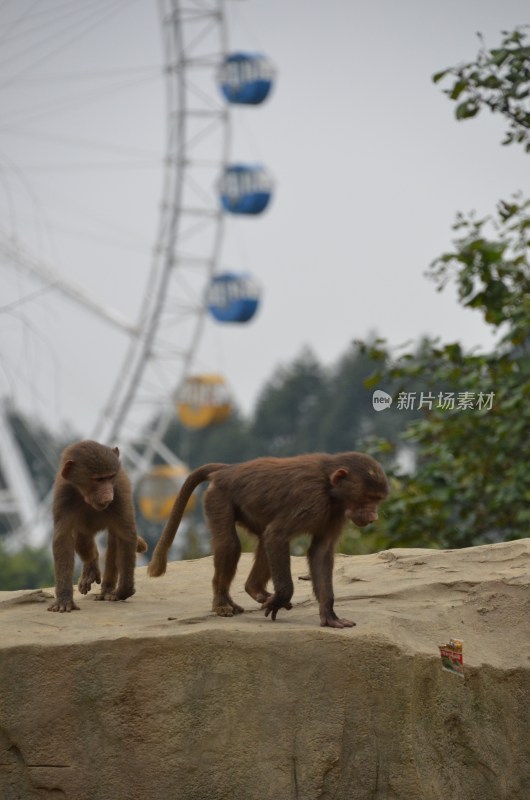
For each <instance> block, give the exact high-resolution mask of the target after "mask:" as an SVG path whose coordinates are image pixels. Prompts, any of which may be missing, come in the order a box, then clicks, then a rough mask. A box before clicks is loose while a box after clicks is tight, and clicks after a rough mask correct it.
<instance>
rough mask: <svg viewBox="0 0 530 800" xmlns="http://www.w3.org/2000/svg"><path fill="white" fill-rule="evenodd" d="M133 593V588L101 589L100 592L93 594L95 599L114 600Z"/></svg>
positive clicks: (124, 598) (122, 598)
mask: <svg viewBox="0 0 530 800" xmlns="http://www.w3.org/2000/svg"><path fill="white" fill-rule="evenodd" d="M134 593H135V589H134V588H132V589H120V588H118V589H104V588H102V589H101V592H100V594H97V595H96V596H95V598H94V599H95V600H110V601H111V602H114V601H116V600H127V598H128V597H132V596H133V594H134Z"/></svg>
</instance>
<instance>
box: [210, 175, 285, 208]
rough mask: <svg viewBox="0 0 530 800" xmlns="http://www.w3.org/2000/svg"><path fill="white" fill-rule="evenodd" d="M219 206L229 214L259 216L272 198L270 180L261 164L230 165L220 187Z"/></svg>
mask: <svg viewBox="0 0 530 800" xmlns="http://www.w3.org/2000/svg"><path fill="white" fill-rule="evenodd" d="M219 191H220V197H221V204H222V206H223V208H224V210H225V211H229V212H230V213H231V214H261V212H262V211H265V209H266V208H267V206H268V205H269V201H270V199H271V196H272V179H271V177H270V175H269V174H268V172H267V170H266V169H265V167H263V166H261V164H230V165H229V166H227V167H225V169H224V172H223V175H222V177H221V181H220V186H219Z"/></svg>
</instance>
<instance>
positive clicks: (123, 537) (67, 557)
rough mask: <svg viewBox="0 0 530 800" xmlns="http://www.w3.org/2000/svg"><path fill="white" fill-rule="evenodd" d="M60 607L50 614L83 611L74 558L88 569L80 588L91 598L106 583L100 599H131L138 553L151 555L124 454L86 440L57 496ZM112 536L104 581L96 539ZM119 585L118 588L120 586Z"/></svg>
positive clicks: (63, 471) (60, 475)
mask: <svg viewBox="0 0 530 800" xmlns="http://www.w3.org/2000/svg"><path fill="white" fill-rule="evenodd" d="M53 520H54V533H53V545H52V547H53V558H54V566H55V598H56V599H55V602H54V603H52V604H51V605H50V606H49V608H48V611H60V612H65V611H66V612H69V611H79V606H78V605H77V604H76V603H75V602H74V596H73V586H72V582H73V572H74V555H75V553H77V554H78V555H79V556H80V558H81V560H82V562H83V569H82V572H81V576H80V578H79V583H78V589H79V591H80V592H81V594H88V592H89V591H90V589H91V588H92V584H93V583H97V584H101V592H100V594H99V595H96V600H126V599H127V597H131V596H132V595H133V594H134V592H135V589H134V565H135V559H136V553H137V552H138V553H143V552H145V551H146V550H147V543H146V542H145V541H144V540H143V539H142V538H141V537H140V536H138V534H137V531H136V519H135V512H134V505H133V501H132V492H131V484H130V481H129V478H128V476H127V473H126V472H125V470H124V469H123V467H122V466H121V462H120V451H119V449H118V448H117V447H114V448H113V449H111V448H110V447H106V446H105V445H102V444H99V443H98V442H94V441H90V440H85V441H82V442H77V443H76V444H72V445H69V446H68V447H67V448H66V449H65V450H64V451H63V453H62V455H61V460H60V466H59V470H58V472H57V476H56V479H55V485H54V494H53ZM102 530H107V531H108V540H107V553H106V559H105V570H104V573H103V580H102V579H101V572H100V570H99V553H98V549H97V547H96V542H95V536H96V534H97V533H98V532H99V531H102ZM116 583H117V586H116Z"/></svg>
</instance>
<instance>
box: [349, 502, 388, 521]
mask: <svg viewBox="0 0 530 800" xmlns="http://www.w3.org/2000/svg"><path fill="white" fill-rule="evenodd" d="M381 500H384V497H377V498H371V497H364V498H363V501H362V505H358V506H354V507H353V508H348V509H347V510H346V516H347V517H348V519H351V521H352V522H353V523H354V524H355V525H358V526H359V528H364V527H365V525H369V524H370V523H371V522H376V521H377V520H378V519H379V515H378V513H377V506H378V505H379V503H380V502H381Z"/></svg>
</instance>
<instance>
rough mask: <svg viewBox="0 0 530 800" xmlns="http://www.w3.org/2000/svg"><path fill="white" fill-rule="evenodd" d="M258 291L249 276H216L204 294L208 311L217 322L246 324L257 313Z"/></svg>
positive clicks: (231, 274)
mask: <svg viewBox="0 0 530 800" xmlns="http://www.w3.org/2000/svg"><path fill="white" fill-rule="evenodd" d="M259 299H260V290H259V287H258V286H257V284H256V283H255V281H254V280H253V278H252V277H251V276H250V275H247V274H244V273H240V274H236V273H235V272H223V273H221V274H220V275H216V276H215V277H214V278H213V279H212V281H211V283H210V285H209V287H208V291H207V294H206V305H207V307H208V311H209V312H210V313H211V315H212V316H213V318H214V319H216V320H217V321H218V322H248V321H249V320H250V319H252V317H253V316H254V314H255V313H256V311H257V308H258V305H259Z"/></svg>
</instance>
